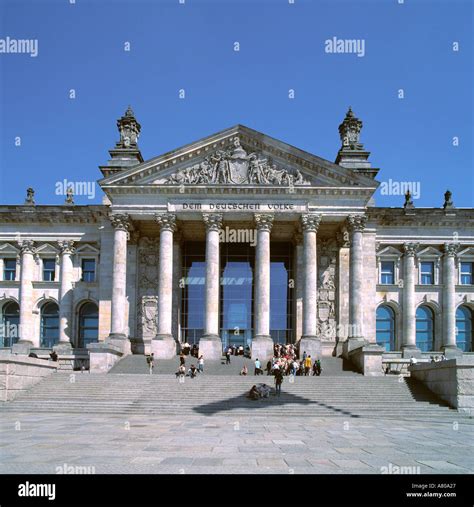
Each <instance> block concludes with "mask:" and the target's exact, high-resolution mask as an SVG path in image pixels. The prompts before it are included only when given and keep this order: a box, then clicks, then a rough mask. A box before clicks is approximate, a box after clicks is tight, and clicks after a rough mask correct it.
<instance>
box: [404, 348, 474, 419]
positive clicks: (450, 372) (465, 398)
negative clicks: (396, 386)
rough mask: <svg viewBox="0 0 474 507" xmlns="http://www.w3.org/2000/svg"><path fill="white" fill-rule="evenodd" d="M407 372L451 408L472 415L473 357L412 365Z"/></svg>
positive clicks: (473, 408) (473, 404)
mask: <svg viewBox="0 0 474 507" xmlns="http://www.w3.org/2000/svg"><path fill="white" fill-rule="evenodd" d="M408 371H409V372H410V374H411V376H412V377H413V378H414V379H416V380H418V381H419V382H422V383H423V384H424V385H425V386H426V387H427V388H428V389H429V390H430V391H432V392H433V393H435V394H436V395H437V396H439V397H440V398H441V399H442V400H444V401H446V402H448V403H449V404H450V405H451V406H452V407H454V408H456V409H458V410H459V411H460V412H463V413H467V414H469V415H474V355H464V356H463V357H456V358H453V359H447V360H445V361H438V362H434V363H422V364H413V365H411V366H409V367H408Z"/></svg>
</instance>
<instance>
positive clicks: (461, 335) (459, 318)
mask: <svg viewBox="0 0 474 507" xmlns="http://www.w3.org/2000/svg"><path fill="white" fill-rule="evenodd" d="M456 345H457V346H458V347H459V348H460V349H461V350H462V351H463V352H472V312H471V310H470V309H469V308H468V307H467V306H460V307H459V308H458V309H457V311H456Z"/></svg>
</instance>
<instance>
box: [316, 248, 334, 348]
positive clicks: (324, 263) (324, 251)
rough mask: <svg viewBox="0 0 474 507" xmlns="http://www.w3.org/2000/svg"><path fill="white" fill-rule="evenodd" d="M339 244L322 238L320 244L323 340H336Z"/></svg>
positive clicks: (319, 275)
mask: <svg viewBox="0 0 474 507" xmlns="http://www.w3.org/2000/svg"><path fill="white" fill-rule="evenodd" d="M337 252H338V249H337V244H336V242H335V241H333V240H322V241H320V243H319V245H318V254H319V255H318V319H317V330H318V336H320V337H321V339H323V340H330V341H335V340H336V331H337V319H336V273H337Z"/></svg>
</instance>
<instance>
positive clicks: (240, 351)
mask: <svg viewBox="0 0 474 507" xmlns="http://www.w3.org/2000/svg"><path fill="white" fill-rule="evenodd" d="M224 355H225V364H230V358H231V356H246V357H250V347H249V346H248V345H247V346H246V347H245V348H244V347H243V345H240V346H239V347H237V345H235V344H234V345H230V346H229V347H227V348H226V349H225V350H224Z"/></svg>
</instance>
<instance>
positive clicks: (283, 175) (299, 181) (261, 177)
mask: <svg viewBox="0 0 474 507" xmlns="http://www.w3.org/2000/svg"><path fill="white" fill-rule="evenodd" d="M165 183H171V184H178V185H181V184H184V185H193V184H209V183H210V184H237V185H244V184H249V185H252V184H253V185H285V186H290V187H291V186H293V185H310V181H309V180H307V179H306V178H304V176H303V175H302V174H301V172H300V171H299V170H298V169H296V170H295V171H294V173H291V172H289V171H287V170H286V169H284V168H278V167H276V166H275V164H273V162H272V161H271V160H270V159H268V158H261V157H259V156H258V155H257V154H256V153H250V154H248V153H247V152H246V151H245V150H244V149H243V148H242V146H241V145H240V140H239V139H238V138H235V139H234V142H233V146H232V147H231V148H230V149H229V150H217V151H215V152H214V153H212V154H211V155H209V156H207V157H206V158H205V159H204V160H203V161H202V162H201V163H200V164H195V165H193V166H191V167H187V168H185V169H181V170H180V171H178V172H176V173H174V174H172V175H171V176H169V177H168V178H167V179H166V180H165Z"/></svg>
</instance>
